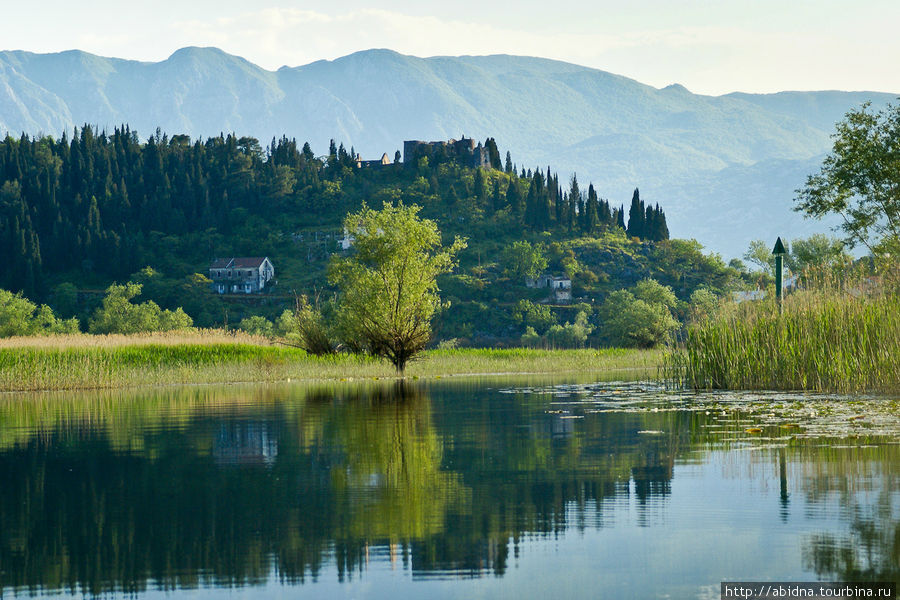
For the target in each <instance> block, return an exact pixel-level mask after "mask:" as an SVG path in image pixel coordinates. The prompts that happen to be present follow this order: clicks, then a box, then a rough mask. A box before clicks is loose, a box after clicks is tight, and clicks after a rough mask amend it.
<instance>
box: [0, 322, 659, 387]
mask: <svg viewBox="0 0 900 600" xmlns="http://www.w3.org/2000/svg"><path fill="white" fill-rule="evenodd" d="M661 361H662V352H661V351H653V350H650V351H639V350H621V349H611V350H591V349H584V350H529V349H512V350H486V349H484V350H483V349H453V350H432V351H429V352H425V353H424V354H423V355H422V356H421V358H420V359H418V360H415V361H413V362H411V363H410V364H409V366H408V367H407V370H406V376H408V377H444V376H452V375H476V374H525V373H587V372H599V371H608V370H619V369H634V368H638V369H646V370H654V369H656V368H657V366H658V365H659V364H661ZM390 377H396V372H395V371H394V369H393V367H392V366H391V365H390V364H389V363H388V362H386V361H381V360H377V359H373V358H369V357H364V356H357V355H350V354H338V355H334V356H324V357H317V356H311V355H308V354H306V353H305V352H304V351H303V350H300V349H297V348H291V347H286V346H280V345H276V344H273V343H271V342H269V341H268V340H266V339H265V338H259V337H253V336H247V335H242V334H238V335H232V334H230V333H226V332H221V331H200V332H197V333H182V334H153V335H137V336H121V335H118V336H90V335H71V336H51V337H34V338H24V337H23V338H9V339H5V340H0V391H40V390H74V389H104V388H118V387H133V386H144V385H164V384H191V383H239V382H256V381H259V382H263V381H295V380H296V381H300V380H329V379H333V380H341V379H371V378H390Z"/></svg>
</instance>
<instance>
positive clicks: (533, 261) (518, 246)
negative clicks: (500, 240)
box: [500, 240, 548, 279]
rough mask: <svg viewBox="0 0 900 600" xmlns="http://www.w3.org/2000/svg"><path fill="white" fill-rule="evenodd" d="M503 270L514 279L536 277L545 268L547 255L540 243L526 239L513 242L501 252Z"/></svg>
mask: <svg viewBox="0 0 900 600" xmlns="http://www.w3.org/2000/svg"><path fill="white" fill-rule="evenodd" d="M500 259H501V262H502V264H503V272H504V274H506V276H507V277H511V278H514V279H522V278H525V279H537V278H538V277H540V275H541V273H543V272H544V270H545V269H546V268H547V265H548V262H547V257H546V256H545V255H544V247H543V246H542V245H541V244H535V245H532V244H531V243H530V242H528V241H527V240H519V241H517V242H513V243H512V244H510V245H509V246H507V247H506V248H504V249H503V252H502V253H501V257H500Z"/></svg>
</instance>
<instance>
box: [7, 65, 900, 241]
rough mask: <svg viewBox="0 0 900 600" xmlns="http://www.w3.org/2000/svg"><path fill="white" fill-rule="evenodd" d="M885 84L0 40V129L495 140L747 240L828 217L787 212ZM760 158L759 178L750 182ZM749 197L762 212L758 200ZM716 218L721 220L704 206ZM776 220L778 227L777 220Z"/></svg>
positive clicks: (681, 223) (522, 155)
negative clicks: (688, 85)
mask: <svg viewBox="0 0 900 600" xmlns="http://www.w3.org/2000/svg"><path fill="white" fill-rule="evenodd" d="M892 98H893V96H892V95H890V94H877V93H867V92H854V93H846V92H790V93H787V92H786V93H782V94H772V95H752V94H729V95H726V96H720V97H710V96H701V95H696V94H692V93H691V92H689V91H688V90H687V89H685V88H684V87H682V86H679V85H673V86H669V87H666V88H663V89H656V88H653V87H650V86H647V85H644V84H641V83H639V82H637V81H634V80H631V79H628V78H626V77H622V76H618V75H613V74H610V73H606V72H604V71H599V70H596V69H590V68H586V67H581V66H577V65H573V64H569V63H563V62H559V61H552V60H546V59H540V58H529V57H516V56H505V55H498V56H462V57H434V58H427V59H422V58H416V57H411V56H404V55H401V54H398V53H396V52H392V51H389V50H369V51H365V52H358V53H355V54H351V55H349V56H345V57H343V58H340V59H337V60H334V61H318V62H315V63H311V64H309V65H305V66H301V67H296V68H287V67H283V68H281V69H279V70H278V71H275V72H272V71H267V70H265V69H262V68H260V67H258V66H256V65H254V64H252V63H250V62H248V61H246V60H244V59H242V58H239V57H236V56H232V55H229V54H227V53H225V52H222V51H221V50H218V49H215V48H184V49H181V50H179V51H177V52H175V53H174V54H173V55H172V56H171V57H169V58H168V59H167V60H165V61H162V62H159V63H143V62H137V61H128V60H120V59H114V58H103V57H98V56H94V55H91V54H87V53H84V52H80V51H69V52H63V53H59V54H46V55H41V54H32V53H28V52H21V51H13V52H3V53H0V132H4V131H8V132H10V133H11V134H12V135H18V134H19V133H21V132H23V131H24V132H28V133H31V134H35V133H40V132H43V133H50V134H53V135H59V134H60V133H61V132H62V130H64V129H65V128H71V127H73V126H76V125H80V124H82V123H92V124H96V125H99V126H100V127H101V128H102V127H106V128H112V127H114V126H116V125H118V124H121V123H128V124H129V125H130V126H131V127H132V129H136V130H137V131H138V132H139V133H140V135H141V136H142V137H146V136H147V135H149V134H151V133H152V132H153V131H154V130H155V129H156V128H157V127H160V128H162V129H163V130H164V131H167V132H169V133H187V134H189V135H191V136H194V137H197V136H212V135H218V134H219V133H220V132H222V131H234V132H236V133H238V134H240V135H253V136H256V137H258V138H260V139H261V140H263V143H264V144H265V143H266V142H267V140H269V139H271V138H272V137H273V136H281V135H282V134H286V135H288V136H289V137H296V138H298V139H300V140H308V141H310V143H311V144H312V146H313V149H314V150H315V151H316V152H317V153H324V151H325V149H326V148H327V144H328V140H329V139H331V138H334V139H336V140H338V141H341V142H343V143H344V144H345V145H346V146H347V147H348V148H349V147H350V146H351V145H352V146H353V147H354V148H355V149H356V150H357V151H359V152H360V153H362V154H363V155H364V156H365V157H377V156H380V155H381V153H382V152H388V153H389V154H393V151H394V150H396V149H399V148H401V147H402V141H403V140H404V139H447V138H450V137H454V138H458V137H460V136H461V135H463V134H465V135H467V136H470V137H475V138H479V139H484V138H486V137H488V136H492V137H495V138H496V139H497V141H498V143H499V144H500V146H501V149H509V150H510V151H511V153H512V155H513V158H514V160H515V161H516V162H517V164H518V165H519V166H520V167H521V166H528V167H535V166H539V165H540V166H542V167H546V165H548V164H549V165H551V166H552V167H553V168H554V169H558V170H559V171H560V172H561V174H563V175H564V176H567V175H568V173H569V172H577V173H578V175H579V179H580V180H582V181H593V182H594V183H595V185H596V186H597V188H598V189H599V190H600V194H601V195H602V196H604V197H606V198H608V199H610V200H611V201H612V202H613V203H616V204H619V203H626V202H627V201H628V200H629V199H630V197H631V190H632V189H633V188H634V187H636V186H639V187H640V188H641V193H642V197H644V198H646V199H647V200H648V201H651V202H660V203H661V204H663V205H664V206H665V208H666V212H667V214H668V215H670V226H671V228H672V233H673V235H675V236H678V237H695V238H697V239H698V240H700V241H701V242H702V243H704V244H706V245H708V246H709V247H711V248H712V249H714V250H717V251H720V252H723V253H724V254H726V255H731V256H734V255H739V254H740V253H741V252H742V251H743V249H744V248H745V247H746V245H747V242H748V241H749V240H750V239H752V238H754V237H765V238H768V237H773V236H774V235H782V236H786V237H789V238H790V237H796V236H798V235H806V234H808V233H809V232H811V231H812V230H815V229H818V230H821V229H823V226H822V225H821V224H816V223H813V222H802V221H798V220H797V219H796V216H793V215H792V214H791V212H790V203H791V198H792V196H793V190H794V189H795V188H797V187H799V186H800V185H802V183H803V181H804V178H805V175H806V174H808V172H809V168H810V166H813V167H815V163H813V164H811V163H810V161H811V160H812V159H815V158H816V157H819V156H821V155H822V154H823V153H824V152H827V150H828V149H829V146H830V140H829V135H830V133H831V129H832V125H833V123H834V121H835V120H837V119H839V118H840V117H841V115H843V114H844V113H845V112H846V111H847V110H848V109H850V108H851V107H854V106H857V105H859V104H860V103H861V102H863V101H865V100H872V101H873V102H874V103H876V105H879V106H880V105H883V104H885V103H886V102H888V101H890V100H891V99H892ZM748 173H752V177H753V183H754V185H747V183H748V182H747V178H748ZM748 207H751V208H752V210H748ZM709 214H715V215H716V218H717V220H718V221H720V222H721V221H724V223H723V225H724V226H726V227H727V226H728V225H729V224H730V223H735V224H739V226H736V227H735V228H734V231H731V232H726V233H724V234H722V233H721V231H720V230H719V229H720V228H719V227H718V226H716V227H714V226H713V224H712V223H711V222H710V221H709V219H708V218H707V216H708V215H709ZM780 224H783V226H781V227H780V228H779V225H780Z"/></svg>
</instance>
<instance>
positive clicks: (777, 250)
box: [772, 237, 787, 315]
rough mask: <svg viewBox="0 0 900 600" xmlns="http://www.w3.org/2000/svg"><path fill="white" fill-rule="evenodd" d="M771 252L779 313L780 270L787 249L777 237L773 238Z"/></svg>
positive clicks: (781, 269) (781, 280)
mask: <svg viewBox="0 0 900 600" xmlns="http://www.w3.org/2000/svg"><path fill="white" fill-rule="evenodd" d="M772 254H773V255H774V256H775V303H776V304H777V305H778V314H779V315H780V314H781V294H782V287H783V279H782V271H783V269H784V255H785V254H787V250H786V249H785V247H784V244H783V243H782V242H781V238H780V237H779V238H778V239H777V240H775V247H774V248H772Z"/></svg>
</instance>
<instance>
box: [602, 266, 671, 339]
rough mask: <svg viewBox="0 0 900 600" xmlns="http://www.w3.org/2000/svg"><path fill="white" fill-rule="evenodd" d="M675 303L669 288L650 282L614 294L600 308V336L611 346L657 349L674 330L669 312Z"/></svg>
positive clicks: (642, 282) (649, 280)
mask: <svg viewBox="0 0 900 600" xmlns="http://www.w3.org/2000/svg"><path fill="white" fill-rule="evenodd" d="M632 292H633V293H632ZM675 302H676V299H675V294H674V293H672V290H671V288H669V287H668V286H662V285H660V284H659V283H657V282H656V281H653V280H652V279H648V280H644V281H641V282H639V283H638V284H637V285H636V286H635V287H634V288H632V291H628V290H618V291H615V292H613V293H611V294H610V295H609V297H608V298H607V299H606V302H604V303H603V305H602V306H601V307H600V318H601V322H602V323H603V333H604V336H605V337H606V338H607V340H608V341H609V343H611V344H612V345H615V346H627V347H638V348H652V347H654V346H658V345H659V344H662V343H664V342H666V341H667V340H668V339H669V337H670V336H671V334H672V332H674V331H675V330H676V329H677V328H678V321H676V320H675V318H674V317H673V316H672V313H671V311H670V307H671V306H674V304H675Z"/></svg>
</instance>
